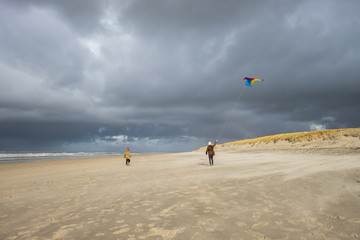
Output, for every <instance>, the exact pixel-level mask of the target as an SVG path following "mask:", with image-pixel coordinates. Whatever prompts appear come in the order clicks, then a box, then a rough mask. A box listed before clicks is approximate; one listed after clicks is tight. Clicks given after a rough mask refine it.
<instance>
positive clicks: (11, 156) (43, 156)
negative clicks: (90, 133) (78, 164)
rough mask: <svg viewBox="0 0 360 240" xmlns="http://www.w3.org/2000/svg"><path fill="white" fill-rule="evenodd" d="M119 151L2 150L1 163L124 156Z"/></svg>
mask: <svg viewBox="0 0 360 240" xmlns="http://www.w3.org/2000/svg"><path fill="white" fill-rule="evenodd" d="M122 155H123V153H119V152H0V163H11V162H34V161H44V160H61V159H72V158H94V157H112V156H122Z"/></svg>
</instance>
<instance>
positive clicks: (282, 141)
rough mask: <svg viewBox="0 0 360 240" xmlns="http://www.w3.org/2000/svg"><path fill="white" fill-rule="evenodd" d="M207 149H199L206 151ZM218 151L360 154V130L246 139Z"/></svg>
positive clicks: (219, 145)
mask: <svg viewBox="0 0 360 240" xmlns="http://www.w3.org/2000/svg"><path fill="white" fill-rule="evenodd" d="M205 149H206V147H202V148H200V149H198V151H205ZM216 150H217V151H232V152H243V151H261V150H265V151H267V150H286V151H288V150H291V151H302V152H314V151H328V152H334V153H335V152H337V153H349V154H352V153H353V154H357V153H360V128H348V129H332V130H317V131H312V132H296V133H287V134H277V135H272V136H266V137H260V138H254V139H246V140H240V141H234V142H228V143H224V144H218V145H217V146H216Z"/></svg>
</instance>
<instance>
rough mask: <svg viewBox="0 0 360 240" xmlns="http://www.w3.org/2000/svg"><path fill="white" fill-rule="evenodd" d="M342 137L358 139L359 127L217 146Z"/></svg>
mask: <svg viewBox="0 0 360 240" xmlns="http://www.w3.org/2000/svg"><path fill="white" fill-rule="evenodd" d="M342 137H353V138H356V139H359V140H360V128H346V129H331V130H316V131H311V132H296V133H285V134H277V135H271V136H265V137H259V138H253V139H245V140H239V141H234V142H228V143H223V144H219V145H218V147H225V148H226V147H229V146H232V147H233V146H240V145H245V144H249V145H252V146H254V145H258V144H261V143H265V144H268V143H278V142H285V143H291V144H295V143H304V142H312V141H316V140H324V141H326V140H332V141H336V140H340V139H341V138H342ZM205 148H206V147H202V148H200V149H199V150H205Z"/></svg>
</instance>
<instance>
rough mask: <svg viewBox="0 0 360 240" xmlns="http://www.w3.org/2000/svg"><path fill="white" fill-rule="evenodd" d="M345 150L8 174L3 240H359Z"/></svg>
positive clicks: (31, 167)
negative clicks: (212, 163)
mask: <svg viewBox="0 0 360 240" xmlns="http://www.w3.org/2000/svg"><path fill="white" fill-rule="evenodd" d="M352 138H354V139H351V140H352V141H351V142H352V144H353V143H354V142H356V141H357V144H358V143H359V141H358V140H359V139H358V138H356V137H352ZM347 140H349V141H350V139H342V140H337V142H336V143H334V144H332V145H331V144H330V143H329V142H327V143H325V142H313V143H312V145H311V144H310V142H309V144H308V145H305V146H302V147H301V146H298V147H292V146H285V145H286V144H287V143H281V142H278V143H267V144H266V143H261V144H263V146H261V144H259V145H256V146H255V145H254V146H252V147H251V146H250V145H242V146H235V145H229V146H222V147H221V146H220V147H219V148H217V150H216V156H215V158H214V162H215V164H214V166H211V167H210V166H209V164H208V159H207V156H206V155H205V154H204V151H200V150H199V151H195V152H189V153H174V154H158V155H139V156H135V157H134V158H133V159H132V162H131V166H129V167H127V166H125V161H124V159H123V158H122V157H121V156H119V158H96V159H80V160H60V161H48V162H34V163H18V164H1V165H0V181H1V186H0V239H194V240H197V239H246V240H248V239H327V240H328V239H360V212H359V209H360V154H359V153H360V150H359V148H358V147H357V146H360V145H357V146H356V144H355V145H354V144H353V145H351V147H349V145H348V144H345V143H344V141H347ZM319 141H320V140H319ZM322 141H324V140H322ZM284 144H285V145H284ZM342 144H343V145H344V144H345V145H346V146H348V147H347V148H346V149H344V148H342V147H341V146H342Z"/></svg>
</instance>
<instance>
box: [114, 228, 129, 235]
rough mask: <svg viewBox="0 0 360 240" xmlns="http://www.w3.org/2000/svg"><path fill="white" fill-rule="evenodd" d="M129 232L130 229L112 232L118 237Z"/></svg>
mask: <svg viewBox="0 0 360 240" xmlns="http://www.w3.org/2000/svg"><path fill="white" fill-rule="evenodd" d="M129 230H130V228H122V229H120V230H118V231H115V232H112V234H114V235H118V234H122V233H126V232H128V231H129Z"/></svg>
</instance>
